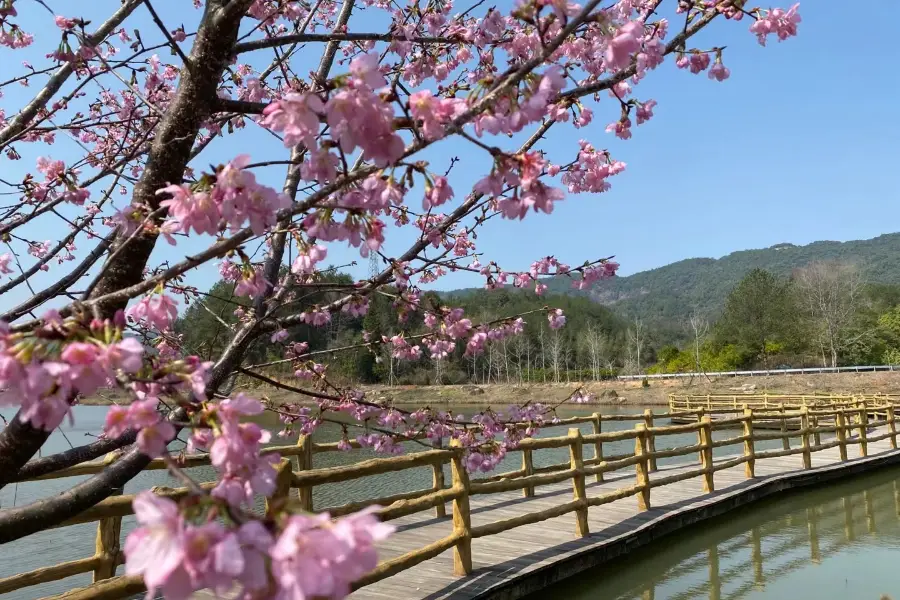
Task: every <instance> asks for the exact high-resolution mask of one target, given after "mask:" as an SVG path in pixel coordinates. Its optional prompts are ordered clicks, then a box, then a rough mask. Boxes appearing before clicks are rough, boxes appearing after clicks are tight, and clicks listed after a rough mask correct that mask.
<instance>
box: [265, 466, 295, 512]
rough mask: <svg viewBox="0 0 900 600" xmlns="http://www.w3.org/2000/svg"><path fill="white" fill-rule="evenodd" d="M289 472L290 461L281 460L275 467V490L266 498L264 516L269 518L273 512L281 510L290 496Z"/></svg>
mask: <svg viewBox="0 0 900 600" xmlns="http://www.w3.org/2000/svg"><path fill="white" fill-rule="evenodd" d="M293 475H294V474H293V473H292V472H291V459H289V458H285V459H283V460H282V461H281V462H280V463H279V464H278V466H277V467H276V474H275V490H274V491H273V492H272V495H271V496H270V497H268V498H266V516H267V517H271V516H273V515H274V514H275V512H276V511H277V510H278V509H280V508H282V507H283V506H284V504H285V502H286V501H287V499H288V496H290V494H291V480H292V478H293Z"/></svg>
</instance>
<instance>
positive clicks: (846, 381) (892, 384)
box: [82, 372, 900, 406]
mask: <svg viewBox="0 0 900 600" xmlns="http://www.w3.org/2000/svg"><path fill="white" fill-rule="evenodd" d="M579 385H580V384H579V383H575V382H572V383H560V384H531V385H522V386H517V385H506V384H490V385H444V386H395V387H388V386H364V387H365V388H366V390H367V392H368V394H367V396H368V397H369V398H370V399H372V400H383V401H390V402H394V403H395V404H405V405H413V404H415V405H420V406H421V405H436V404H479V405H486V404H487V405H497V406H505V405H508V404H521V403H523V402H527V401H531V402H543V403H553V402H560V401H562V400H563V399H565V398H566V397H568V395H569V394H571V393H572V392H573V391H574V390H575V389H576V388H577V387H578V386H579ZM585 387H586V388H587V389H588V390H589V391H591V392H593V393H594V394H595V395H596V396H597V398H598V402H597V403H598V404H601V405H614V404H624V405H640V406H654V405H657V406H662V405H665V404H667V398H668V395H669V394H700V395H705V394H724V395H732V394H734V395H740V394H742V393H747V392H746V391H744V390H748V391H750V393H763V392H768V393H770V394H814V393H835V394H836V393H847V394H876V393H881V394H900V372H897V373H834V374H816V375H773V376H769V377H722V378H718V379H716V378H713V379H711V380H710V381H707V380H705V379H694V380H693V381H688V380H681V379H669V380H650V386H649V387H643V386H642V385H641V382H640V381H601V382H588V383H586V384H585ZM245 391H246V392H247V393H249V394H253V395H256V396H266V397H267V398H269V399H271V400H274V401H277V402H289V401H296V400H297V399H296V397H295V396H293V395H291V394H290V393H288V392H284V391H282V390H276V389H272V388H266V387H263V388H253V389H248V390H245ZM123 400H124V397H123V396H122V395H121V394H104V395H102V396H100V395H98V396H97V397H94V398H89V399H87V400H85V401H83V402H82V404H92V405H98V404H99V405H103V404H112V403H113V402H121V401H123Z"/></svg>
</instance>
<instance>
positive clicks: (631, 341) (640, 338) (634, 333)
mask: <svg viewBox="0 0 900 600" xmlns="http://www.w3.org/2000/svg"><path fill="white" fill-rule="evenodd" d="M645 338H646V329H645V328H644V321H642V320H641V318H640V317H635V318H634V322H633V323H632V325H631V327H629V328H628V362H629V363H630V365H629V366H633V368H634V372H635V374H637V375H640V374H641V372H642V368H641V353H642V352H643V351H644V343H645V341H646V339H645Z"/></svg>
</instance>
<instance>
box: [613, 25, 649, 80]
mask: <svg viewBox="0 0 900 600" xmlns="http://www.w3.org/2000/svg"><path fill="white" fill-rule="evenodd" d="M643 35H644V25H643V23H641V22H640V21H629V22H628V23H626V24H625V25H622V26H621V27H619V29H618V30H617V31H616V33H615V35H614V36H613V38H612V39H611V40H609V42H608V43H607V46H606V55H605V58H606V68H607V69H609V70H610V71H615V70H619V69H624V68H625V67H627V66H628V63H629V62H631V56H632V54H634V53H635V52H637V51H638V50H640V49H641V37H642V36H643Z"/></svg>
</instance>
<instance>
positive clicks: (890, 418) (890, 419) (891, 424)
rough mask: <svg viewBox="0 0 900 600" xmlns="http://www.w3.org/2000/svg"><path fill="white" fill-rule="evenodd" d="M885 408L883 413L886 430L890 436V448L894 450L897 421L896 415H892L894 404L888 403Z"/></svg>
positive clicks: (895, 447)
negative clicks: (886, 425) (885, 419)
mask: <svg viewBox="0 0 900 600" xmlns="http://www.w3.org/2000/svg"><path fill="white" fill-rule="evenodd" d="M885 410H886V411H887V412H886V413H885V414H886V415H887V424H888V431H889V432H890V433H891V437H890V440H891V448H893V449H894V450H896V449H897V422H896V420H895V416H896V415H894V405H893V404H888V405H887V408H886V409H885Z"/></svg>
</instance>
